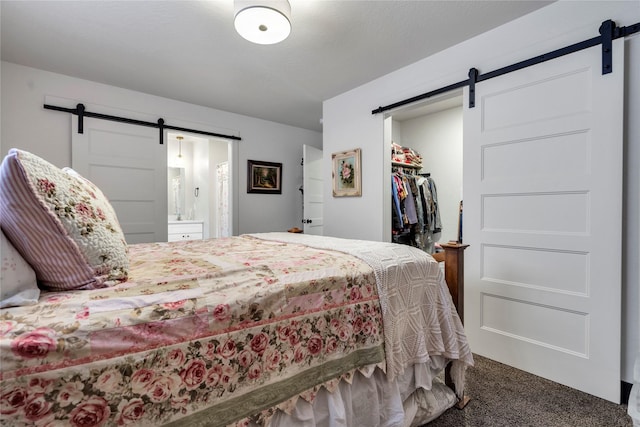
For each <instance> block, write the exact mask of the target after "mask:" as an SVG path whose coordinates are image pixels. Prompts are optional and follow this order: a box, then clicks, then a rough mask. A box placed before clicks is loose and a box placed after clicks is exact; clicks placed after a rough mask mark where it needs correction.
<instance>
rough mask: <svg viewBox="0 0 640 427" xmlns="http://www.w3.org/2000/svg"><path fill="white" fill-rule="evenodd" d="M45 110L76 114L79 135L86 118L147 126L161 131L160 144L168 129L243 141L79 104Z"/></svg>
mask: <svg viewBox="0 0 640 427" xmlns="http://www.w3.org/2000/svg"><path fill="white" fill-rule="evenodd" d="M44 108H45V110H54V111H62V112H63V113H70V114H75V115H76V116H78V133H84V120H83V119H84V118H85V117H92V118H95V119H102V120H109V121H112V122H119V123H127V124H130V125H136V126H146V127H152V128H158V129H159V130H160V135H159V136H160V144H161V145H162V144H164V130H165V129H168V130H177V131H181V132H189V133H196V134H199V135H207V136H215V137H218V138H225V139H233V140H237V141H241V140H242V138H240V137H239V136H235V135H224V134H221V133H215V132H206V131H203V130H197V129H189V128H183V127H179V126H171V125H166V124H165V123H164V119H158V121H157V122H146V121H144V120H136V119H129V118H127V117H118V116H111V115H109V114H102V113H92V112H90V111H86V110H85V107H84V104H78V105H76V108H66V107H59V106H56V105H49V104H44Z"/></svg>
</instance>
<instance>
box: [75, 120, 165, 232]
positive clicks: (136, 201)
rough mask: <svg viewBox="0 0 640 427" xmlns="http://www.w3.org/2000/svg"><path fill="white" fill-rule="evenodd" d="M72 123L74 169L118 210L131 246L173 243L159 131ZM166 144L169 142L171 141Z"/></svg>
mask: <svg viewBox="0 0 640 427" xmlns="http://www.w3.org/2000/svg"><path fill="white" fill-rule="evenodd" d="M71 117H72V135H73V136H72V142H71V146H72V156H71V159H72V167H73V168H74V169H75V170H76V171H78V173H80V174H81V175H83V176H85V177H86V178H87V179H89V180H90V181H91V182H93V183H94V184H96V185H97V186H98V187H99V188H100V189H101V190H102V192H103V193H104V194H105V196H107V198H108V199H109V201H110V202H111V204H112V205H113V207H114V209H115V211H116V214H117V215H118V221H119V222H120V225H121V226H122V230H123V231H124V234H125V238H126V240H127V243H130V244H131V243H145V242H162V241H164V242H166V241H167V218H168V216H167V148H166V143H165V144H163V145H160V138H159V131H158V129H155V128H148V127H142V126H134V125H130V124H125V123H118V122H112V121H106V120H100V119H92V118H86V117H85V118H84V133H82V134H79V133H78V132H77V129H78V124H77V120H78V118H77V116H71ZM165 139H166V138H165Z"/></svg>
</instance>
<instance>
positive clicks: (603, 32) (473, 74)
mask: <svg viewBox="0 0 640 427" xmlns="http://www.w3.org/2000/svg"><path fill="white" fill-rule="evenodd" d="M598 31H599V32H600V35H599V36H596V37H593V38H590V39H588V40H584V41H581V42H578V43H574V44H572V45H569V46H565V47H563V48H560V49H556V50H554V51H552V52H548V53H545V54H543V55H538V56H536V57H533V58H530V59H526V60H524V61H520V62H517V63H515V64H512V65H508V66H506V67H502V68H499V69H497V70H494V71H489V72H487V73H484V74H480V73H479V72H478V70H477V69H476V68H471V69H469V74H468V75H469V78H468V79H467V80H462V81H459V82H457V83H453V84H450V85H448V86H445V87H442V88H439V89H435V90H432V91H430V92H426V93H423V94H421V95H416V96H414V97H411V98H407V99H404V100H402V101H398V102H395V103H393V104H389V105H386V106H384V107H378V108H376V109H375V110H373V111H372V112H371V114H378V113H383V112H385V111H389V110H393V109H395V108H398V107H402V106H404V105H408V104H413V103H414V102H417V101H422V100H424V99H427V98H431V97H433V96H436V95H440V94H442V93H446V92H449V91H452V90H455V89H459V88H462V87H464V86H469V108H474V107H475V85H476V83H479V82H482V81H485V80H489V79H492V78H494V77H498V76H502V75H504V74H508V73H511V72H513V71H517V70H521V69H523V68H527V67H530V66H532V65H536V64H540V63H542V62H546V61H550V60H552V59H555V58H559V57H561V56H564V55H568V54H570V53H574V52H578V51H580V50H584V49H588V48H590V47H593V46H597V45H599V44H602V74H609V73H611V72H612V71H613V68H612V63H611V61H612V56H611V55H612V54H611V52H612V41H613V40H615V39H618V38H620V37H626V36H629V35H631V34H635V33H637V32H640V22H638V23H636V24H633V25H629V26H626V27H618V26H617V25H616V24H615V22H613V21H612V20H610V19H608V20H606V21H603V22H602V24H601V25H600V28H599V29H598Z"/></svg>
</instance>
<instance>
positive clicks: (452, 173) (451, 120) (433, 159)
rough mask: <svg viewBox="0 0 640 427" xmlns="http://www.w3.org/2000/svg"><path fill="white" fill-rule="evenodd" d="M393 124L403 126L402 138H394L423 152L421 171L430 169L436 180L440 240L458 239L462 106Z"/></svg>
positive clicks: (460, 198)
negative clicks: (440, 231)
mask: <svg viewBox="0 0 640 427" xmlns="http://www.w3.org/2000/svg"><path fill="white" fill-rule="evenodd" d="M393 127H394V129H395V128H396V127H400V129H401V130H400V135H401V139H400V140H395V139H394V141H396V142H397V143H398V144H400V145H402V146H405V147H411V148H413V149H414V150H415V151H417V152H418V153H420V155H421V156H422V172H428V173H430V174H431V177H432V178H433V180H434V182H435V183H436V188H437V194H438V208H439V209H440V219H441V221H442V233H441V234H440V238H439V239H438V241H439V242H448V241H450V240H457V239H458V213H459V206H460V200H462V107H456V108H450V109H448V110H444V111H440V112H437V113H432V114H427V115H426V116H422V117H416V118H414V119H411V120H405V121H402V122H397V121H394V123H393ZM394 132H395V131H394ZM400 141H402V142H400Z"/></svg>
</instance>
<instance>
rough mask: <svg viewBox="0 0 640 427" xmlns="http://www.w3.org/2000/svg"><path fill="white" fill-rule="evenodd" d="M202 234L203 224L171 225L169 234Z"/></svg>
mask: <svg viewBox="0 0 640 427" xmlns="http://www.w3.org/2000/svg"><path fill="white" fill-rule="evenodd" d="M177 233H202V223H187V224H169V234H177Z"/></svg>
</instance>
